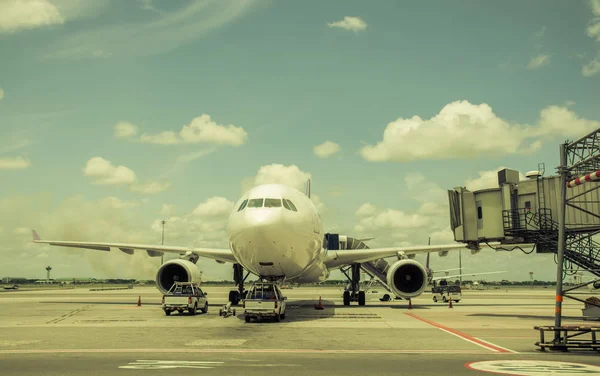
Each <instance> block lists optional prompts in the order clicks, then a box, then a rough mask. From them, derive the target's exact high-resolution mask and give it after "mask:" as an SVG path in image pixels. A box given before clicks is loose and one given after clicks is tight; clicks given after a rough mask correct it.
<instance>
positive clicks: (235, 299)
mask: <svg viewBox="0 0 600 376" xmlns="http://www.w3.org/2000/svg"><path fill="white" fill-rule="evenodd" d="M229 301H230V302H231V305H238V303H239V302H240V293H239V292H238V291H229Z"/></svg>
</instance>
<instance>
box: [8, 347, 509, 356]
mask: <svg viewBox="0 0 600 376" xmlns="http://www.w3.org/2000/svg"><path fill="white" fill-rule="evenodd" d="M85 353H89V354H94V353H254V354H275V353H291V354H297V353H302V354H424V353H427V354H469V355H478V354H485V355H490V353H489V352H487V351H474V350H432V349H425V350H390V349H364V350H332V349H329V350H319V349H189V348H188V349H186V348H177V349H172V348H169V349H39V350H36V349H27V350H26V349H22V350H0V354H85ZM494 354H498V355H501V354H510V353H509V352H506V351H505V352H495V353H494Z"/></svg>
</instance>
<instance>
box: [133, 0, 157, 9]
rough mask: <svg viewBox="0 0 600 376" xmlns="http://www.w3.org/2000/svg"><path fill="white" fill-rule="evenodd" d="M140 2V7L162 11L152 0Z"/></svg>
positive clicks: (140, 0) (139, 0)
mask: <svg viewBox="0 0 600 376" xmlns="http://www.w3.org/2000/svg"><path fill="white" fill-rule="evenodd" d="M138 3H140V8H142V9H144V10H151V11H154V12H160V10H158V9H156V8H155V7H154V4H153V2H152V0H138Z"/></svg>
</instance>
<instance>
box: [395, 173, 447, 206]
mask: <svg viewBox="0 0 600 376" xmlns="http://www.w3.org/2000/svg"><path fill="white" fill-rule="evenodd" d="M404 184H406V188H407V190H408V194H409V195H410V197H412V198H413V199H415V200H417V201H419V202H430V201H432V200H434V201H438V199H437V198H442V199H443V200H445V199H446V197H447V193H446V191H445V190H443V189H442V188H440V187H439V186H438V185H437V184H435V183H434V182H432V181H430V180H427V178H426V177H425V176H424V175H423V174H420V173H409V174H407V175H406V176H405V177H404Z"/></svg>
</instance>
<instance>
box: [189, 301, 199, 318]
mask: <svg viewBox="0 0 600 376" xmlns="http://www.w3.org/2000/svg"><path fill="white" fill-rule="evenodd" d="M197 310H198V303H195V304H194V308H190V309H188V312H189V313H190V315H192V316H194V315H196V312H197Z"/></svg>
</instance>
